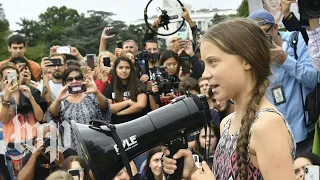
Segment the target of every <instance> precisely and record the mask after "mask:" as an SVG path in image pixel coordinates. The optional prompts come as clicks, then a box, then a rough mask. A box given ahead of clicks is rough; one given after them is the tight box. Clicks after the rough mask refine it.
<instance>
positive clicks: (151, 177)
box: [142, 146, 165, 180]
mask: <svg viewBox="0 0 320 180" xmlns="http://www.w3.org/2000/svg"><path fill="white" fill-rule="evenodd" d="M162 150H163V147H162V146H157V147H155V148H153V149H151V150H150V151H149V153H148V158H147V170H146V174H145V177H143V178H142V179H143V180H164V179H165V177H164V176H163V171H162V165H161V157H162V155H163V152H162Z"/></svg>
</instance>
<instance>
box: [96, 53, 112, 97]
mask: <svg viewBox="0 0 320 180" xmlns="http://www.w3.org/2000/svg"><path fill="white" fill-rule="evenodd" d="M115 60H116V57H115V56H114V55H113V54H112V53H111V52H109V51H101V52H100V53H99V55H98V65H97V67H96V68H95V69H94V74H93V78H94V82H95V83H96V85H97V87H98V89H99V91H100V92H101V93H102V92H103V90H104V88H105V87H106V86H107V85H108V84H110V83H111V80H112V76H111V69H112V67H113V64H114V61H115Z"/></svg>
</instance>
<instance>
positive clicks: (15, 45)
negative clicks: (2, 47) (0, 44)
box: [0, 35, 41, 81]
mask: <svg viewBox="0 0 320 180" xmlns="http://www.w3.org/2000/svg"><path fill="white" fill-rule="evenodd" d="M8 51H9V52H10V54H11V57H10V58H9V59H7V60H3V61H1V62H0V66H1V65H2V64H3V63H5V62H9V61H10V60H11V59H12V58H15V57H24V53H25V51H26V40H25V38H24V37H23V36H20V35H13V36H11V37H10V38H9V39H8ZM24 58H25V57H24ZM27 61H28V63H29V65H30V71H31V74H32V75H33V76H34V77H35V80H36V81H40V78H41V77H40V76H41V71H40V70H41V69H40V65H39V64H38V63H36V62H34V61H32V60H27Z"/></svg>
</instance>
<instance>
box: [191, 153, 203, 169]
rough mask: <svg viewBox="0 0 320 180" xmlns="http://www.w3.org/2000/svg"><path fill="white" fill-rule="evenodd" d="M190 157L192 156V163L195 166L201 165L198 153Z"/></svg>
mask: <svg viewBox="0 0 320 180" xmlns="http://www.w3.org/2000/svg"><path fill="white" fill-rule="evenodd" d="M192 157H193V160H194V163H195V164H196V166H197V167H198V168H200V167H201V162H200V158H199V155H197V154H192Z"/></svg>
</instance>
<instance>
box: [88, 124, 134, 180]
mask: <svg viewBox="0 0 320 180" xmlns="http://www.w3.org/2000/svg"><path fill="white" fill-rule="evenodd" d="M90 124H92V125H93V126H95V127H98V126H101V125H105V126H107V127H108V128H109V129H110V132H111V135H112V138H113V140H114V142H115V143H116V144H117V146H118V149H119V153H120V155H121V157H122V163H123V164H124V166H125V167H126V169H127V172H128V174H129V176H130V179H131V180H134V177H133V175H132V171H131V167H130V163H129V158H128V155H127V153H126V151H125V149H124V148H123V145H122V141H121V139H120V137H119V135H118V133H117V128H116V126H115V125H113V124H107V122H105V121H101V120H94V121H90Z"/></svg>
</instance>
